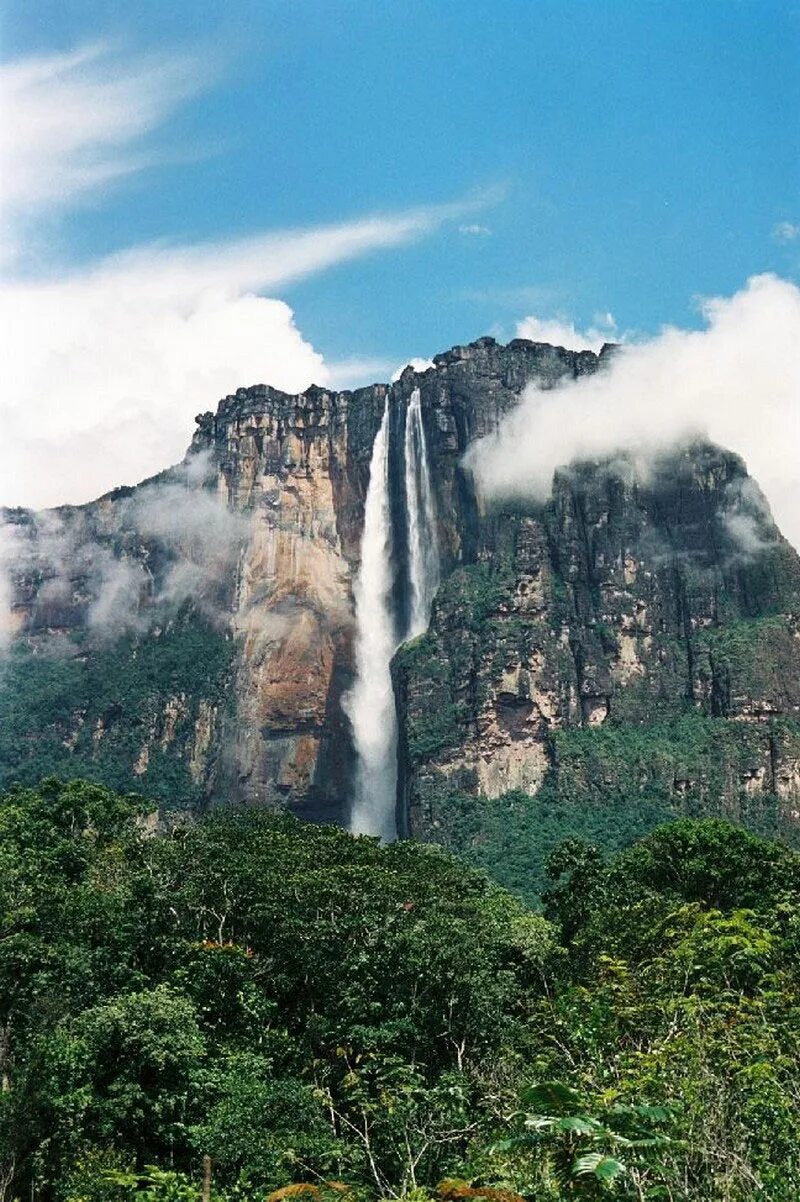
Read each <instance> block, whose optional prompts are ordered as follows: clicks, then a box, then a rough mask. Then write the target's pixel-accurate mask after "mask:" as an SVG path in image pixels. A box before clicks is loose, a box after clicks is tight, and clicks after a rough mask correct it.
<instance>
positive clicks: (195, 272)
mask: <svg viewBox="0 0 800 1202" xmlns="http://www.w3.org/2000/svg"><path fill="white" fill-rule="evenodd" d="M444 211H445V213H446V211H447V210H444ZM441 220H442V210H440V209H427V210H415V211H414V212H413V213H406V214H399V215H396V216H392V217H383V218H381V217H376V218H369V219H366V220H363V221H354V222H351V223H348V224H342V225H337V226H332V227H326V228H321V229H317V230H301V231H296V232H288V233H284V234H269V235H264V236H261V237H258V238H248V239H245V240H242V241H239V242H232V243H230V244H227V245H219V246H200V247H196V248H186V249H174V248H171V249H170V248H159V247H153V248H146V249H140V250H136V251H133V252H129V253H127V254H124V255H118V256H115V257H114V258H112V259H109V260H106V261H105V262H103V263H100V264H98V265H95V266H93V267H91V268H89V269H87V270H83V271H77V272H73V273H72V274H71V275H68V276H65V277H63V278H61V279H50V280H34V281H30V280H8V281H6V282H5V283H3V284H2V285H0V325H1V326H2V329H3V332H4V352H3V359H4V362H3V379H4V386H3V399H2V401H0V421H2V424H3V432H4V436H3V440H2V443H0V481H1V482H2V483H1V484H0V504H3V505H28V506H37V507H38V506H43V505H55V504H60V503H64V502H72V503H78V502H80V501H85V500H88V499H90V498H91V497H93V496H96V495H98V494H99V493H101V492H104V491H107V490H108V489H110V488H113V487H115V486H116V485H118V484H130V483H135V482H136V481H137V480H139V479H141V478H142V477H144V476H148V475H151V474H153V473H154V472H156V471H158V470H160V469H161V468H162V467H164V466H165V465H166V464H167V463H170V462H173V461H174V460H176V459H178V458H180V457H181V455H182V454H183V450H184V449H185V446H186V444H187V442H188V439H189V436H190V434H191V428H192V420H193V418H194V415H195V414H196V413H198V412H199V411H201V410H206V409H208V408H210V407H213V406H214V405H216V402H217V401H218V400H219V398H220V397H221V396H225V395H226V394H227V393H229V392H232V391H233V390H234V389H235V388H236V387H238V386H240V385H242V384H256V383H270V384H273V385H274V386H275V387H277V388H282V389H285V390H286V391H291V392H295V391H298V390H300V389H302V388H305V387H307V386H308V385H309V384H311V383H318V384H329V385H331V386H334V385H341V384H342V383H344V382H347V383H354V382H359V383H360V382H363V381H364V379H365V378H368V377H369V375H370V374H371V370H370V369H374V368H376V367H380V366H382V365H381V364H379V363H377V364H376V363H374V362H370V361H363V362H359V361H355V362H352V361H351V362H349V363H344V364H338V365H336V364H333V365H330V366H329V365H327V364H326V363H325V361H324V360H323V358H322V356H321V355H320V354H319V353H318V352H317V351H316V350H315V349H314V348H313V347H312V346H311V344H310V343H309V342H308V341H307V340H306V339H304V338H303V336H302V335H301V333H300V332H299V330H298V329H297V327H296V325H295V323H294V316H293V314H292V311H291V309H289V307H288V306H287V305H286V304H285V303H284V302H283V301H280V300H274V299H271V298H268V297H264V296H260V295H257V294H256V291H255V290H256V289H260V288H266V287H269V288H274V287H277V286H279V285H280V284H282V283H286V282H288V281H289V280H292V279H297V278H299V277H300V276H304V275H308V274H310V273H311V272H313V271H319V270H322V269H323V268H325V267H328V266H330V265H331V264H333V263H336V262H340V261H342V260H344V259H347V258H354V257H356V256H357V255H361V254H365V253H366V252H368V251H370V250H377V249H379V248H382V247H388V246H394V245H397V244H399V243H401V242H404V241H407V240H409V239H410V238H412V237H414V236H419V235H420V234H423V233H426V232H428V231H429V230H430V229H433V228H434V227H435V226H436V224H438V223H439V222H440V221H441Z"/></svg>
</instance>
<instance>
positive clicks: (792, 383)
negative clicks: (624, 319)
mask: <svg viewBox="0 0 800 1202" xmlns="http://www.w3.org/2000/svg"><path fill="white" fill-rule="evenodd" d="M702 311H703V315H704V317H705V320H706V328H705V329H703V330H699V331H686V330H679V329H675V328H667V329H665V330H664V331H663V332H662V333H661V334H660V335H659V336H658V337H656V338H653V339H652V340H650V341H648V342H644V343H639V344H634V345H628V346H624V347H622V348H621V349H620V350H619V351H617V352H616V353H615V355H614V356H613V357H612V359H611V360H610V362H609V366H608V369H607V370H604V371H601V372H598V373H597V375H594V376H588V377H583V378H581V379H580V380H579V381H577V382H575V383H570V384H568V385H565V386H562V387H559V388H557V389H554V390H550V391H543V390H541V389H539V388H536V387H533V386H531V387H529V388H528V389H527V390H526V392H525V394H524V396H523V400H522V403H521V405H520V406H519V408H517V409H515V410H514V411H513V412H512V413H511V414H509V416H508V417H507V418H506V419H505V421H504V422H503V424H502V425H501V427H500V429H499V431H498V432H497V434H496V435H492V436H490V437H487V438H485V439H483V440H481V441H480V442H479V443H477V444H475V446H474V447H472V448H471V449H470V451H469V452H468V454H467V462H468V463H469V465H470V467H471V468H472V470H473V471H474V473H475V475H476V478H477V480H478V483H479V486H480V487H481V489H482V491H483V493H484V494H485V495H486V496H487V497H489V498H492V497H495V498H502V497H514V496H523V497H524V496H527V497H534V498H537V499H544V498H546V497H547V496H548V495H549V493H550V488H551V483H552V478H553V472H554V470H555V469H556V468H558V467H561V466H564V465H566V464H568V463H570V462H571V461H573V460H575V459H594V458H598V457H605V456H608V455H613V454H615V453H618V452H623V451H624V452H627V453H628V454H630V455H631V456H632V458H633V461H634V463H635V464H636V466H637V470H638V471H640V472H641V473H643V474H646V472H647V470H648V464H649V463H650V462H651V461H652V459H653V457H654V456H655V455H658V454H660V453H662V452H663V451H664V450H666V449H667V448H669V447H670V446H672V445H674V444H676V443H678V442H681V441H683V440H685V439H687V438H690V437H692V436H703V437H707V438H709V439H711V441H713V442H716V443H718V444H720V445H721V446H723V447H726V448H728V449H730V450H733V451H736V452H738V453H739V454H740V455H741V456H742V457H743V459H744V460H745V461H746V463H747V466H748V469H749V471H750V472H751V473H752V475H753V476H754V477H755V479H756V480H757V481H758V483H759V485H760V486H761V487H762V489H763V491H764V493H765V494H766V497H767V500H768V501H769V503H770V505H771V507H772V511H773V514H774V516H775V520H776V521H777V523H778V526H779V527H780V529H781V530H782V532H783V534H785V535H786V537H787V538H788V539H789V540H790V541H791V542H792V543H793V544H794V546H795V547H800V495H799V493H800V489H799V488H798V481H799V479H800V469H799V468H798V456H799V455H800V289H798V288H797V287H796V286H795V285H794V284H792V283H790V282H789V281H787V280H783V279H779V278H778V277H777V276H774V275H759V276H754V277H753V278H752V279H750V280H749V281H748V283H747V285H746V286H745V287H744V288H743V289H742V290H741V291H739V292H737V293H735V294H734V295H733V296H732V297H730V298H714V299H711V300H706V301H705V302H704V303H703V306H702Z"/></svg>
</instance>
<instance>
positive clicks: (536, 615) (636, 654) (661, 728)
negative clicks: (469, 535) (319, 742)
mask: <svg viewBox="0 0 800 1202" xmlns="http://www.w3.org/2000/svg"><path fill="white" fill-rule="evenodd" d="M744 531H746V537H743V532H744ZM799 619H800V561H798V557H797V555H796V553H795V552H794V550H793V549H792V548H791V547H790V546H789V545H788V544H787V543H786V542H785V540H784V539H782V538H781V536H780V534H779V532H778V531H777V530H776V528H775V526H774V525H773V523H772V521H771V518H770V517H769V511H768V509H767V506H766V504H765V502H764V500H763V498H762V497H761V495H760V493H759V492H758V490H757V488H756V487H755V485H754V484H753V482H752V481H751V480H750V479H749V477H748V476H747V473H746V470H745V467H744V464H743V463H742V462H741V460H740V459H739V458H738V457H737V456H735V455H732V454H729V453H727V452H724V451H721V450H720V449H719V448H716V447H712V446H708V445H703V444H692V445H689V446H686V447H684V448H682V449H680V450H677V451H676V452H674V453H672V454H670V455H669V456H665V457H664V458H663V459H662V460H661V461H660V462H658V463H656V464H655V465H654V466H653V467H652V468H651V470H650V471H649V473H648V475H647V478H646V479H645V480H640V479H639V478H638V477H637V474H636V472H635V471H634V468H633V465H632V464H629V463H626V461H625V460H624V459H620V458H619V457H617V458H616V459H615V460H614V462H613V463H590V464H578V465H574V466H573V467H572V468H570V469H568V470H564V471H561V472H559V473H557V475H556V478H555V480H554V486H553V493H552V497H551V499H550V500H549V501H548V503H547V504H545V505H542V506H540V507H538V508H536V507H530V508H529V509H528V510H526V511H525V512H520V508H519V506H518V505H515V506H513V507H502V506H499V507H497V508H496V509H494V510H493V511H491V512H489V513H487V514H486V515H485V516H484V519H483V523H482V528H481V534H480V547H479V550H478V554H477V557H476V562H475V563H474V564H472V565H469V566H465V567H463V568H460V569H457V570H456V571H454V572H453V573H452V574H451V576H450V577H449V579H448V580H447V581H446V582H445V583H444V585H443V587H442V589H441V590H440V592H439V595H438V597H437V600H436V603H435V606H434V612H433V616H432V621H431V626H430V629H429V631H428V633H427V634H426V635H424V636H422V638H420V639H418V640H417V641H416V642H415V643H413V644H409V645H407V646H406V647H405V648H402V649H401V651H400V652H399V653H398V656H397V658H396V662H395V665H394V678H395V684H396V690H397V695H398V703H399V709H400V712H401V714H402V722H401V731H402V736H403V737H402V739H401V782H402V784H401V788H402V809H403V811H404V812H405V813H407V814H408V815H409V825H410V830H411V831H412V832H413V833H414V834H416V835H419V836H421V837H423V838H429V839H430V838H433V839H438V840H442V841H445V842H451V843H454V844H458V843H459V841H460V839H461V838H462V836H461V834H459V823H460V822H461V815H462V812H463V807H464V800H465V798H466V799H469V798H472V799H474V798H480V797H483V798H486V799H488V800H492V799H498V798H502V797H503V796H504V795H507V794H510V793H512V792H514V791H519V792H521V793H524V794H525V795H527V796H529V797H532V796H541V797H542V799H546V800H547V804H548V805H552V806H555V807H556V808H558V807H559V806H561V805H565V804H567V803H568V804H570V805H577V806H582V807H584V808H585V809H591V808H594V809H595V810H596V811H597V810H598V809H601V810H602V809H605V812H606V815H607V823H608V825H609V826H610V827H613V826H614V824H615V823H620V822H621V823H622V825H623V826H625V825H626V823H627V822H628V817H627V815H628V814H629V812H630V811H635V810H637V809H638V810H642V809H643V808H644V807H645V806H646V805H649V806H653V805H656V807H657V809H658V810H659V813H660V816H662V817H668V816H669V815H670V814H675V813H689V814H692V813H725V814H728V815H729V816H733V817H736V818H738V819H742V820H747V821H751V822H753V823H755V824H756V825H758V824H759V823H760V824H761V825H762V827H763V828H765V829H776V828H777V829H781V830H783V831H784V833H788V834H790V835H792V836H794V833H795V829H796V827H797V819H798V812H799V811H800V793H798V792H797V789H796V784H795V782H796V765H797V757H798V754H799V753H800V621H799ZM432 715H433V716H432ZM471 837H472V838H478V839H480V838H481V837H482V836H481V832H480V823H478V829H477V832H475V831H473V835H472V836H471Z"/></svg>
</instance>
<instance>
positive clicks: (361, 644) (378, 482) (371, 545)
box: [346, 396, 397, 839]
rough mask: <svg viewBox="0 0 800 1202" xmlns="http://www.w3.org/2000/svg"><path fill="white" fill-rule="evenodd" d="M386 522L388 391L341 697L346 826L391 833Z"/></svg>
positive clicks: (393, 763) (393, 786) (392, 716)
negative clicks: (351, 746) (348, 682)
mask: <svg viewBox="0 0 800 1202" xmlns="http://www.w3.org/2000/svg"><path fill="white" fill-rule="evenodd" d="M392 584H393V572H392V522H391V510H390V504H389V397H388V396H387V397H386V404H385V406H384V410H383V420H382V421H381V426H380V429H379V430H378V433H377V434H376V435H375V442H374V444H373V447H372V459H371V460H370V465H369V486H368V488H367V499H366V503H365V506H364V533H363V534H362V536H361V567H360V569H359V573H358V576H357V578H356V582H355V588H354V593H355V603H356V679H355V683H354V685H353V688H352V689H351V691H350V693H349V694H348V697H347V703H346V704H347V713H348V716H349V718H350V721H351V723H352V726H353V739H354V742H355V748H356V756H357V758H358V762H357V767H356V781H355V798H354V800H353V807H352V812H351V816H350V829H351V830H352V832H353V834H355V835H380V836H381V838H382V839H392V838H394V836H395V833H396V819H395V798H396V793H397V757H396V749H397V715H396V713H395V706H394V694H393V693H392V677H391V672H390V671H389V664H390V662H391V659H392V656H393V655H394V653H395V651H396V649H397V636H396V633H395V622H394V613H393V608H392Z"/></svg>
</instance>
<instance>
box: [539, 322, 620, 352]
mask: <svg viewBox="0 0 800 1202" xmlns="http://www.w3.org/2000/svg"><path fill="white" fill-rule="evenodd" d="M517 338H529V339H530V341H531V342H549V343H551V344H552V345H553V346H563V347H564V348H565V350H568V351H583V350H589V351H599V350H600V349H601V348H602V346H603V343H605V342H616V341H617V340H618V338H619V334H618V331H617V323H616V322H615V320H614V318H613V316H612V314H611V313H602V314H597V315H596V316H595V324H594V325H592V326H590V327H589V329H588V330H578V329H576V327H575V323H574V322H573V321H570V320H569V318H566V317H544V318H542V317H524V318H523V319H522V321H519V322H517Z"/></svg>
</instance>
